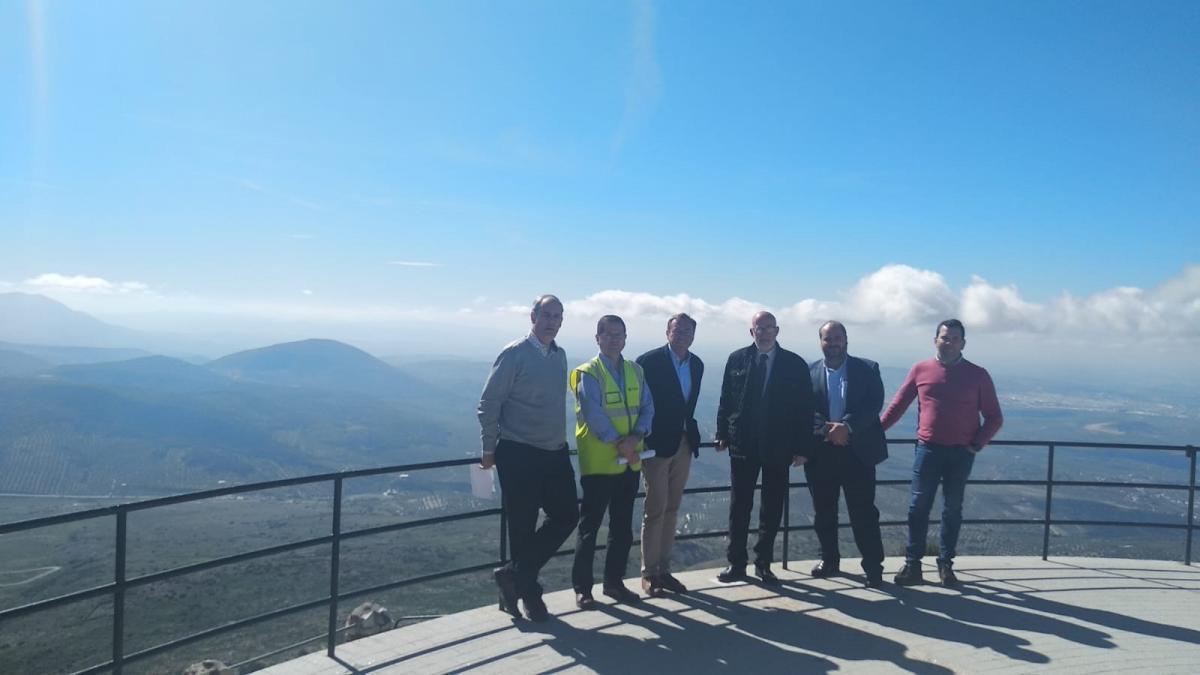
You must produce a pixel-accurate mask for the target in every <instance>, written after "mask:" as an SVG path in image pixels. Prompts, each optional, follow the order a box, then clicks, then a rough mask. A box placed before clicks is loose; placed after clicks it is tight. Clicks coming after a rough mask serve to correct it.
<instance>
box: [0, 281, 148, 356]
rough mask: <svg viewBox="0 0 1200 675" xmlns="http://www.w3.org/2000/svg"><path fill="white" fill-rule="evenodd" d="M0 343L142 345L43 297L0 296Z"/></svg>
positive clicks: (133, 334) (127, 333)
mask: <svg viewBox="0 0 1200 675" xmlns="http://www.w3.org/2000/svg"><path fill="white" fill-rule="evenodd" d="M0 341H5V342H20V343H29V344H39V345H72V346H84V347H129V346H130V345H137V344H140V343H142V342H144V341H145V336H144V335H142V334H141V333H139V332H138V331H135V330H131V329H129V328H122V327H120V326H114V325H112V324H109V323H105V322H103V321H101V320H99V319H97V318H96V317H94V316H91V315H90V314H85V313H84V312H78V311H75V310H73V309H71V308H69V307H67V306H66V305H64V304H62V303H61V302H58V301H56V300H51V299H50V298H47V297H46V296H43V295H33V294H30V293H0Z"/></svg>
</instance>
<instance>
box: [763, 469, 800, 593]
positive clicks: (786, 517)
mask: <svg viewBox="0 0 1200 675" xmlns="http://www.w3.org/2000/svg"><path fill="white" fill-rule="evenodd" d="M759 508H761V506H760V507H759ZM791 523H792V479H791V477H789V478H788V482H787V488H786V489H784V491H783V569H785V570H786V569H787V568H788V530H789V529H790V528H791Z"/></svg>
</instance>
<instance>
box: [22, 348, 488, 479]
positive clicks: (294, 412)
mask: <svg viewBox="0 0 1200 675" xmlns="http://www.w3.org/2000/svg"><path fill="white" fill-rule="evenodd" d="M5 346H6V347H9V348H8V349H0V492H24V493H40V494H108V493H110V492H111V491H113V490H114V489H116V490H118V491H122V490H124V491H133V492H135V493H139V494H147V493H157V492H170V491H178V490H191V489H197V488H202V487H211V486H212V485H214V484H216V482H217V481H222V480H223V481H227V482H246V481H253V480H268V479H271V478H278V477H282V476H294V475H300V474H306V473H312V472H316V471H329V470H337V469H343V468H361V467H364V466H379V465H385V464H396V463H404V462H409V461H421V460H427V459H438V458H445V457H446V454H445V453H446V449H447V448H452V447H458V448H464V449H466V450H468V451H469V450H471V449H473V448H474V447H475V445H476V444H477V440H476V433H477V432H475V431H473V430H471V423H472V422H473V402H474V400H475V399H476V397H477V396H478V390H477V388H476V387H473V388H472V391H470V392H468V393H464V392H462V391H458V390H455V389H450V388H443V387H441V386H439V385H438V384H435V383H434V382H431V381H429V380H426V379H421V378H418V377H414V376H413V375H410V374H407V373H405V372H403V371H401V370H399V369H397V368H396V367H394V366H391V365H389V364H387V363H384V362H383V361H380V360H379V359H377V358H375V357H374V356H372V355H370V354H368V353H366V352H364V351H362V350H360V349H357V348H355V347H352V346H350V345H347V344H344V343H340V342H335V341H332V340H305V341H301V342H292V343H285V344H279V345H272V346H269V347H263V348H260V349H253V350H249V351H245V352H239V353H236V354H230V355H229V356H226V357H223V358H220V359H217V360H215V361H212V362H210V363H208V364H204V365H195V364H192V363H188V362H186V361H182V360H179V359H174V358H169V357H165V356H157V355H153V356H138V357H136V358H131V359H127V360H122V361H107V362H100V363H73V364H65V365H54V361H55V360H58V359H62V358H69V357H70V356H72V355H75V356H77V357H79V358H82V359H94V358H95V357H97V356H100V355H102V354H101V353H97V352H95V351H94V349H93V348H79V349H76V348H69V347H53V348H46V347H40V346H38V347H30V346H27V345H19V344H9V345H5ZM25 349H29V351H32V352H34V353H39V354H42V355H43V356H47V357H50V358H39V357H37V356H34V355H32V354H29V353H26V352H25V351H21V350H25ZM428 374H430V375H436V369H435V370H434V371H433V372H430V373H428ZM430 379H434V380H436V378H435V377H434V378H430ZM468 430H470V431H468ZM457 456H461V453H460V454H459V455H457Z"/></svg>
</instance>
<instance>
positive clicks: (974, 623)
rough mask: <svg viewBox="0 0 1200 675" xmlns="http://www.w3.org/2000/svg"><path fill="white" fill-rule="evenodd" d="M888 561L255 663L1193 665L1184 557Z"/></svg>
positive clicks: (1083, 668) (573, 667)
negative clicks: (906, 570)
mask: <svg viewBox="0 0 1200 675" xmlns="http://www.w3.org/2000/svg"><path fill="white" fill-rule="evenodd" d="M898 565H899V563H898V562H893V561H889V565H888V572H889V573H888V581H889V583H888V584H887V585H885V587H884V588H883V589H882V590H867V589H864V588H862V587H861V577H858V576H854V575H847V576H843V577H837V578H833V579H824V580H822V579H813V578H812V577H810V576H808V575H807V574H806V573H798V572H800V571H803V572H807V571H808V570H809V569H810V568H811V567H812V562H811V561H810V562H798V563H793V564H792V565H791V568H792V571H791V572H787V571H780V572H779V576H780V578H781V579H782V580H783V584H782V585H780V586H777V587H774V588H768V587H764V586H760V585H757V584H734V585H729V586H725V585H722V584H720V583H718V582H717V581H716V579H715V576H716V570H702V571H695V572H688V573H686V574H681V575H677V576H679V578H680V579H681V580H682V581H683V582H684V583H685V584H687V585H688V587H689V588H690V589H691V592H689V593H688V594H686V595H680V596H672V597H670V598H666V599H656V600H645V601H643V602H642V603H640V604H639V605H636V606H628V605H614V604H610V603H609V602H608V598H605V597H603V596H602V595H600V594H599V593H597V594H596V599H597V600H598V601H601V602H600V606H599V608H598V609H597V610H593V611H589V612H582V611H579V610H577V609H576V608H575V604H574V596H573V595H572V594H571V593H570V592H569V591H563V592H558V593H553V594H548V595H547V596H546V604H547V605H548V606H549V608H550V611H551V612H552V613H553V614H555V615H556V616H555V617H554V618H552V619H551V620H550V621H549V622H547V623H540V624H535V623H531V622H529V621H525V620H515V619H512V618H511V617H509V616H508V615H507V614H504V613H502V612H500V611H498V610H497V609H496V607H495V606H494V605H492V606H488V607H481V608H479V609H474V610H471V611H467V612H462V613H459V614H454V615H450V616H445V617H442V618H439V619H435V620H431V621H426V622H424V623H420V624H416V625H412V626H408V627H404V628H400V629H397V630H393V631H389V632H387V633H383V634H380V635H376V636H374V637H371V638H366V639H362V640H357V641H355V642H351V643H347V644H344V645H339V646H338V648H337V659H336V660H334V659H329V658H327V657H326V656H325V655H324V653H320V654H310V655H308V656H306V657H303V658H300V659H297V660H294V661H290V662H287V663H283V664H279V665H277V666H274V667H272V668H269V669H266V670H263V671H259V672H260V673H264V674H270V675H334V674H344V673H381V674H389V675H391V674H397V673H459V672H467V671H471V672H496V673H535V672H578V673H588V672H596V673H687V674H688V675H694V674H698V673H744V672H754V671H756V670H762V671H767V672H775V673H824V672H832V671H840V672H851V673H866V672H870V673H876V672H880V673H887V672H905V671H907V672H916V673H990V672H1002V671H1003V672H1016V673H1026V672H1047V671H1053V672H1056V673H1106V672H1113V673H1115V672H1123V673H1126V672H1131V671H1135V670H1140V671H1142V672H1143V673H1146V674H1151V673H1153V674H1158V673H1197V672H1200V568H1198V567H1196V566H1192V567H1187V566H1184V565H1183V564H1182V563H1176V562H1158V561H1140V560H1118V559H1103V558H1052V559H1051V560H1050V561H1049V562H1046V561H1042V560H1041V559H1040V558H1025V557H963V558H960V559H959V560H958V563H957V565H956V569H957V571H958V574H959V577H960V578H961V579H962V581H963V585H962V586H961V587H960V588H959V589H955V590H951V589H945V588H941V587H940V586H936V585H931V584H928V583H927V584H926V585H924V586H919V587H911V588H900V587H897V586H894V585H892V584H891V583H890V580H891V575H892V573H893V572H894V571H895V568H896V567H898ZM850 567H852V568H855V569H856V568H857V564H856V563H855V564H851V565H850ZM776 569H778V566H776ZM925 573H926V579H927V580H929V579H931V578H932V579H934V580H936V578H937V574H936V571H935V570H933V569H931V568H930V566H928V565H927V566H926V572H925ZM630 587H631V588H633V587H634V586H633V584H632V582H631V584H630Z"/></svg>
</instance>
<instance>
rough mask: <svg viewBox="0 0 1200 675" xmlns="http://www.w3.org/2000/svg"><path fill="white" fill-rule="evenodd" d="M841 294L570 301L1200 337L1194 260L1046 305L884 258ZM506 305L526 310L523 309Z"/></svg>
mask: <svg viewBox="0 0 1200 675" xmlns="http://www.w3.org/2000/svg"><path fill="white" fill-rule="evenodd" d="M844 297H845V300H844V301H831V300H821V299H817V298H803V299H800V300H798V301H796V302H794V303H792V304H790V305H786V306H783V307H771V306H768V305H763V304H759V303H755V302H751V301H749V300H745V299H743V298H740V297H736V296H735V297H732V298H729V299H728V300H725V301H722V302H713V301H709V300H705V299H703V298H697V297H693V296H690V295H687V294H678V295H655V294H652V293H642V292H634V291H624V290H605V291H600V292H597V293H593V294H591V295H589V296H587V297H584V298H581V299H578V300H567V301H566V308H567V311H568V312H569V313H571V314H573V315H580V316H584V317H587V318H596V317H599V316H600V315H602V314H617V315H620V316H621V317H623V318H625V319H627V320H637V319H658V320H665V319H666V318H667V317H669V316H670V315H672V314H674V313H676V312H687V313H688V314H691V315H692V316H693V317H695V318H696V319H697V320H699V321H706V320H707V321H722V322H733V323H742V322H746V321H749V318H750V316H751V315H752V314H754V312H756V311H758V310H760V309H767V310H771V311H774V312H775V313H776V315H777V316H778V317H779V320H780V323H781V324H792V325H795V324H804V323H810V324H815V323H817V322H821V321H825V320H827V319H831V318H836V319H840V320H842V321H845V322H847V323H850V324H858V325H863V326H879V327H889V328H921V327H926V326H931V325H932V324H934V323H936V322H937V321H940V320H942V319H946V318H950V317H958V318H960V319H962V320H963V321H964V322H965V323H966V325H967V326H968V327H969V328H970V329H971V330H972V332H973V333H974V332H975V331H983V332H987V333H1013V332H1036V333H1047V334H1049V333H1061V334H1062V335H1063V337H1068V338H1079V339H1081V340H1083V341H1092V340H1095V339H1101V340H1104V341H1107V342H1108V343H1115V342H1119V341H1121V340H1122V339H1124V338H1130V337H1134V336H1137V337H1161V338H1179V337H1188V336H1196V335H1200V265H1194V266H1191V267H1188V268H1186V269H1185V270H1184V271H1183V272H1182V273H1180V274H1179V275H1177V276H1175V277H1172V278H1171V279H1168V280H1167V281H1165V282H1164V283H1163V284H1162V285H1160V286H1159V287H1157V288H1155V289H1152V290H1143V289H1140V288H1131V287H1117V288H1112V289H1108V290H1105V291H1101V292H1099V293H1095V294H1093V295H1090V296H1087V297H1083V298H1078V297H1075V296H1072V295H1070V294H1069V293H1065V294H1063V295H1062V296H1061V297H1059V298H1057V299H1054V300H1052V301H1051V302H1048V303H1037V302H1032V301H1030V300H1027V299H1025V298H1023V297H1022V296H1021V294H1020V291H1019V290H1018V288H1017V286H1016V285H1015V284H1008V285H993V284H991V283H989V282H988V281H987V280H986V279H983V278H982V277H979V276H973V277H972V278H971V282H970V284H968V285H967V287H966V288H964V289H963V290H962V291H961V292H960V293H956V292H955V291H954V290H953V289H951V288H950V286H949V285H948V284H947V283H946V281H945V279H944V278H943V277H942V275H941V274H938V273H937V272H934V271H931V270H921V269H917V268H914V267H909V266H907V265H887V266H885V267H883V268H881V269H879V270H877V271H875V272H873V273H871V274H868V275H867V276H865V277H863V278H862V279H860V280H859V281H858V282H857V283H855V284H854V285H853V286H852V287H851V288H850V289H849V291H847V292H846V293H845V296H844ZM504 309H505V311H511V312H515V313H523V312H527V311H528V310H529V308H528V307H526V306H517V305H515V304H514V305H512V306H510V307H506V308H504Z"/></svg>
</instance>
